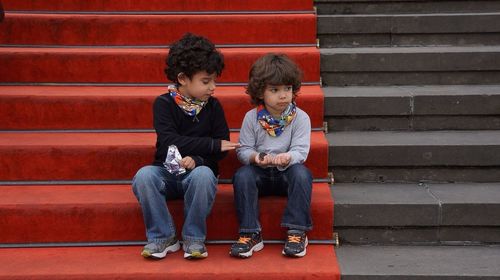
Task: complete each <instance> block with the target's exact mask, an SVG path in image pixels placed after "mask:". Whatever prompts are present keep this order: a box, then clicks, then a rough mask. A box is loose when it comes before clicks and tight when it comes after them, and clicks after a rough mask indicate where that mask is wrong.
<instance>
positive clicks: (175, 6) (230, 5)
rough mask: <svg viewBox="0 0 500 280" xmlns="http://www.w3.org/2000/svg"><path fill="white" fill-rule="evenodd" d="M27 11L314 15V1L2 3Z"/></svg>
mask: <svg viewBox="0 0 500 280" xmlns="http://www.w3.org/2000/svg"><path fill="white" fill-rule="evenodd" d="M2 3H3V5H4V8H5V9H6V10H26V11H33V10H37V11H111V12H114V11H152V12H158V11H173V12H186V11H274V10H277V11H297V10H299V11H300V10H305V11H312V1H311V0H272V1H269V0H238V1H235V0H203V1H199V0H168V1H165V0H124V1H115V0H86V1H85V0H43V1H40V0H2Z"/></svg>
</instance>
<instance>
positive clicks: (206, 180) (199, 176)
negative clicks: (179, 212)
mask: <svg viewBox="0 0 500 280" xmlns="http://www.w3.org/2000/svg"><path fill="white" fill-rule="evenodd" d="M190 180H191V183H190V185H191V186H194V188H193V189H194V190H195V192H196V193H199V192H201V191H203V192H205V193H212V194H215V192H216V191H217V177H215V175H214V172H213V171H212V169H210V168H209V167H206V166H199V167H196V168H195V169H193V170H192V171H191V179H190Z"/></svg>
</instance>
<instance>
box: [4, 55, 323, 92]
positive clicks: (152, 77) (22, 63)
mask: <svg viewBox="0 0 500 280" xmlns="http://www.w3.org/2000/svg"><path fill="white" fill-rule="evenodd" d="M221 51H222V53H223V54H224V62H225V64H226V67H225V68H224V71H223V73H222V76H221V77H220V78H219V79H218V82H246V81H247V80H248V69H250V66H251V65H252V64H253V62H254V61H255V60H257V58H259V57H261V56H262V55H264V54H266V53H268V52H277V53H286V54H288V55H289V56H290V57H291V58H292V59H294V60H295V61H296V62H297V64H298V65H299V66H300V67H301V68H302V70H303V71H304V81H305V82H318V81H319V66H320V65H319V51H318V50H317V49H316V48H315V47H300V48H299V47H287V48H284V47H283V48H222V49H221ZM167 52H168V50H166V49H150V48H145V49H135V48H134V49H128V48H8V47H5V48H0V58H1V59H2V67H0V83H2V82H3V83H5V82H17V83H29V82H39V83H41V82H46V83H54V82H59V83H165V82H166V78H165V74H164V73H163V69H164V68H165V61H164V60H165V58H166V57H167ZM11 69H16V71H11Z"/></svg>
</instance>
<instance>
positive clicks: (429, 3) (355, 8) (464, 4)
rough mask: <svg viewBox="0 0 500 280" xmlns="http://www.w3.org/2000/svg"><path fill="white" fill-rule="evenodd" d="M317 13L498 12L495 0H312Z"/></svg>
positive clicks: (499, 7) (498, 7)
mask: <svg viewBox="0 0 500 280" xmlns="http://www.w3.org/2000/svg"><path fill="white" fill-rule="evenodd" d="M314 5H315V6H316V8H317V11H318V14H320V15H323V14H391V13H401V14H402V13H405V14H408V13H410V14H412V13H459V12H469V13H470V12H495V11H496V12H498V11H500V2H499V1H496V0H439V1H436V0H377V1H369V0H314Z"/></svg>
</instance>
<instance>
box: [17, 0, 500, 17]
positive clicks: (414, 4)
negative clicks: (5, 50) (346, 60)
mask: <svg viewBox="0 0 500 280" xmlns="http://www.w3.org/2000/svg"><path fill="white" fill-rule="evenodd" d="M11 1H12V0H11ZM314 5H315V6H316V8H317V11H318V14H320V15H324V14H403V13H405V14H408V13H409V14H413V13H457V12H468V13H469V12H498V11H500V2H499V1H496V0H476V1H470V0H440V1H433V0H381V1H375V0H368V1H361V0H314Z"/></svg>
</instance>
